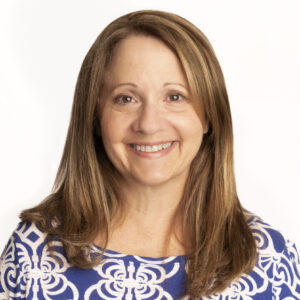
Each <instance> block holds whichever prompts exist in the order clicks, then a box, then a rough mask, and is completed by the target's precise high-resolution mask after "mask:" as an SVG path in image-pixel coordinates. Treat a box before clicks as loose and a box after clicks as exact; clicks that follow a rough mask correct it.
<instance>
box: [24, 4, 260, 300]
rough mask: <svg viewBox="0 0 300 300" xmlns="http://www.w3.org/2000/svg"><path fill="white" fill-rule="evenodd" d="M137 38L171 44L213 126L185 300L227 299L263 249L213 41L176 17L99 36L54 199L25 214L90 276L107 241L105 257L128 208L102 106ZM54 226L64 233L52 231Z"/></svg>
mask: <svg viewBox="0 0 300 300" xmlns="http://www.w3.org/2000/svg"><path fill="white" fill-rule="evenodd" d="M132 34H144V35H150V36H153V37H156V38H158V39H160V40H161V41H163V42H164V43H165V44H166V45H167V46H168V47H169V48H170V49H171V50H172V51H173V52H174V53H175V54H176V55H177V57H178V59H179V61H180V63H181V65H182V68H183V70H184V72H185V75H186V78H187V81H188V84H189V88H190V92H191V96H192V97H191V98H192V99H194V106H195V109H196V111H197V112H198V113H199V117H201V118H202V120H203V119H205V121H206V122H207V124H208V132H207V133H206V134H205V135H204V137H203V141H202V144H201V147H200V149H199V152H198V154H197V155H196V157H195V159H194V160H193V162H192V164H191V168H190V173H189V177H188V180H187V182H186V185H185V190H184V193H183V196H182V199H181V202H180V211H181V213H182V215H183V224H182V226H183V232H185V233H186V235H187V236H189V237H190V239H189V244H190V246H191V248H190V249H189V252H188V253H189V254H188V255H186V259H187V268H186V270H187V271H186V294H188V295H190V297H192V298H196V297H200V296H204V295H209V294H212V293H215V292H220V291H222V290H224V289H225V288H226V287H227V286H228V285H229V284H230V282H231V281H232V280H234V279H235V278H237V277H238V276H240V275H241V274H242V273H245V272H250V271H251V269H252V268H253V266H254V264H255V260H256V244H255V240H254V238H253V235H252V233H251V230H250V228H249V226H248V225H247V220H246V217H245V210H244V209H243V208H242V206H241V204H240V202H239V199H238V196H237V193H236V185H235V177H234V164H233V132H232V121H231V113H230V107H229V102H228V96H227V92H226V87H225V82H224V78H223V74H222V71H221V68H220V65H219V63H218V60H217V58H216V56H215V53H214V51H213V49H212V47H211V45H210V43H209V41H208V40H207V38H206V37H205V36H204V34H203V33H202V32H201V31H200V30H199V29H198V28H197V27H195V26H194V25H193V24H191V23H190V22H189V21H187V20H186V19H184V18H182V17H180V16H178V15H175V14H172V13H168V12H162V11H156V10H142V11H137V12H132V13H129V14H127V15H124V16H122V17H119V18H118V19H116V20H115V21H113V22H112V23H110V24H109V25H108V26H107V27H106V28H105V29H104V30H103V31H102V33H101V34H100V35H99V36H98V38H97V39H96V41H95V42H94V44H93V45H92V47H91V49H90V50H89V52H88V53H87V55H86V57H85V59H84V61H83V64H82V67H81V70H80V73H79V77H78V80H77V85H76V90H75V96H74V102H73V107H72V114H71V121H70V125H69V129H68V135H67V139H66V144H65V147H64V152H63V156H62V159H61V162H60V166H59V169H58V172H57V176H56V180H55V183H54V187H53V190H52V193H51V194H50V195H49V196H48V197H47V198H46V199H45V200H44V201H43V202H42V203H41V204H39V205H38V206H36V207H34V208H31V209H28V210H25V211H23V212H22V214H21V219H22V220H24V221H33V222H35V223H36V224H37V225H38V226H39V227H40V228H41V229H42V230H43V231H45V232H46V233H48V238H49V240H51V238H52V237H53V236H54V235H58V236H59V238H60V240H61V242H62V243H63V245H64V248H65V251H66V255H67V257H68V259H69V261H70V262H71V264H73V265H75V266H78V267H81V268H90V267H92V266H95V265H96V264H98V263H99V262H101V258H102V257H101V256H99V257H98V258H96V259H95V260H91V259H90V258H89V255H88V253H89V249H90V245H92V244H93V242H94V240H95V238H96V236H97V234H99V232H103V234H104V236H105V239H104V240H105V241H106V243H105V245H104V247H103V249H104V250H105V249H106V246H107V242H108V238H109V232H110V226H111V224H112V222H111V221H112V220H113V218H114V216H115V215H116V212H117V210H118V209H120V207H121V205H122V203H121V201H120V200H119V197H118V184H117V182H118V176H120V175H119V174H118V172H117V171H116V169H115V168H114V166H113V165H112V163H111V162H110V160H109V159H108V157H107V155H106V153H105V150H104V147H103V144H102V141H101V137H100V135H99V124H100V120H99V114H98V109H99V98H100V97H99V96H100V95H101V92H102V90H103V87H104V82H105V74H106V70H107V68H108V65H109V62H110V61H111V58H112V55H113V50H114V47H115V46H116V44H117V43H118V42H120V41H121V40H122V39H124V38H126V37H128V36H129V35H132ZM53 221H54V223H55V226H54V225H53V224H54V223H53Z"/></svg>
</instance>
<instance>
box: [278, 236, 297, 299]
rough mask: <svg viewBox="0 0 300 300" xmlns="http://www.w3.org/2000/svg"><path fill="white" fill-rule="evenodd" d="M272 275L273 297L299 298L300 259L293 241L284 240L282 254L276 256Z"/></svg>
mask: <svg viewBox="0 0 300 300" xmlns="http://www.w3.org/2000/svg"><path fill="white" fill-rule="evenodd" d="M274 275H275V276H274V278H273V295H274V296H275V298H274V299H280V300H281V299H283V300H284V299H286V300H292V299H300V259H299V254H298V252H297V248H296V245H295V244H294V243H293V242H291V241H289V240H288V241H287V242H286V247H285V249H284V251H283V253H282V255H280V257H278V263H277V266H276V270H275V274H274Z"/></svg>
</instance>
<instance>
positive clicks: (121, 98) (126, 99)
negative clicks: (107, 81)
mask: <svg viewBox="0 0 300 300" xmlns="http://www.w3.org/2000/svg"><path fill="white" fill-rule="evenodd" d="M133 101H134V100H133V98H132V97H130V96H128V95H119V96H117V97H116V98H115V99H114V103H117V104H121V105H124V104H127V103H131V102H133Z"/></svg>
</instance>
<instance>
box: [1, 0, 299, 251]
mask: <svg viewBox="0 0 300 300" xmlns="http://www.w3.org/2000/svg"><path fill="white" fill-rule="evenodd" d="M139 9H159V10H166V11H170V12H174V13H177V14H179V15H181V16H183V17H185V18H187V19H188V20H190V21H191V22H193V23H194V24H195V25H196V26H198V27H199V28H200V29H201V30H202V31H203V32H204V33H205V34H206V35H207V37H208V38H209V40H210V41H211V43H212V45H213V47H214V49H215V51H216V54H217V56H218V58H219V61H220V63H221V66H222V68H223V71H224V75H225V79H226V83H227V88H228V93H229V98H230V102H231V109H232V116H233V123H234V134H235V170H236V177H237V186H238V193H239V196H240V199H241V202H242V204H243V205H244V206H245V207H246V208H247V209H249V210H251V211H253V212H255V213H256V214H257V215H259V216H261V217H262V218H263V219H264V220H265V221H267V222H269V223H270V224H272V225H273V227H275V228H277V229H280V231H281V232H283V233H284V235H285V236H286V237H289V238H291V239H292V240H294V241H295V242H296V244H297V245H298V248H299V247H300V235H299V228H300V218H299V208H300V204H299V202H300V190H299V186H300V180H299V179H300V175H299V173H300V158H299V156H300V133H299V131H300V118H299V116H300V104H299V102H300V80H299V78H300V18H299V15H300V1H299V0H295V1H291V0H285V1H283V0H281V1H274V0H272V1H267V0H251V1H250V0H248V1H239V0H236V1H233V0H227V1H212V0H210V1H199V0H197V1H187V0H185V1H174V0H171V1H167V0H164V1H155V0H151V1H144V0H135V1H133V0H132V1H112V0H110V1H100V0H98V1H88V0H85V1H83V0H82V1H74V0H72V1H68V0H64V1H58V0H55V1H54V0H51V1H41V0H36V1H32V0H26V1H22V0H19V1H15V0H8V1H2V2H1V4H0V45H1V46H0V84H1V87H0V101H1V102H0V143H1V146H0V186H1V187H0V199H1V200H0V201H1V205H0V248H1V249H0V252H1V250H2V249H3V247H4V245H5V244H6V242H7V240H8V238H9V236H10V234H11V232H12V230H13V229H14V228H15V227H16V225H17V222H18V215H19V213H20V211H21V210H22V209H25V208H29V207H31V206H33V205H35V204H37V203H39V202H40V201H41V200H42V199H43V198H44V197H46V196H47V195H48V193H49V192H50V190H51V187H52V184H53V181H54V178H55V174H56V170H57V167H58V164H59V160H60V157H61V154H62V150H63V145H64V141H65V137H66V132H67V126H68V122H69V117H70V110H71V104H72V97H73V92H74V87H75V82H76V78H77V75H78V72H79V69H80V65H81V63H82V60H83V58H84V56H85V54H86V52H87V51H88V49H89V48H90V46H91V45H92V43H93V41H94V40H95V39H96V37H97V35H98V34H99V33H100V32H101V31H102V29H103V28H104V27H105V26H106V25H107V24H108V23H109V22H111V21H112V20H114V19H115V18H117V17H119V16H121V15H123V14H125V13H127V12H130V11H134V10H139Z"/></svg>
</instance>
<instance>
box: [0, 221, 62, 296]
mask: <svg viewBox="0 0 300 300" xmlns="http://www.w3.org/2000/svg"><path fill="white" fill-rule="evenodd" d="M46 238H47V234H46V233H44V232H42V231H41V230H40V229H39V228H38V227H37V226H36V224H35V223H31V222H20V223H19V224H18V226H17V228H16V229H15V230H14V232H13V234H12V235H11V237H10V239H9V241H8V243H7V245H6V247H5V249H4V251H3V253H2V255H1V260H0V299H3V298H4V299H7V298H8V299H11V297H12V298H13V299H19V298H20V299H21V298H24V297H25V294H24V293H28V287H29V286H30V285H31V284H32V283H33V281H34V280H35V278H37V277H39V276H40V275H41V270H40V269H41V266H40V265H42V264H43V262H47V263H52V264H53V265H55V264H57V263H56V260H55V259H53V258H52V257H51V255H50V251H49V249H48V246H47V243H46ZM51 244H52V243H51ZM53 246H54V247H55V256H57V257H58V256H59V258H60V261H61V262H62V263H66V264H67V261H66V259H65V258H64V256H63V255H61V254H62V253H63V247H62V245H61V243H60V242H59V241H54V242H53ZM43 267H44V268H45V267H47V266H46V264H45V265H44V266H43ZM30 295H31V294H30ZM32 295H33V294H32ZM27 296H28V295H27ZM1 297H3V298H1Z"/></svg>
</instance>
